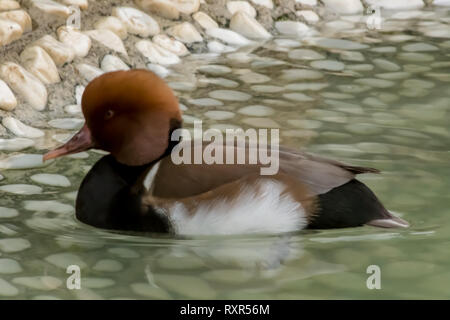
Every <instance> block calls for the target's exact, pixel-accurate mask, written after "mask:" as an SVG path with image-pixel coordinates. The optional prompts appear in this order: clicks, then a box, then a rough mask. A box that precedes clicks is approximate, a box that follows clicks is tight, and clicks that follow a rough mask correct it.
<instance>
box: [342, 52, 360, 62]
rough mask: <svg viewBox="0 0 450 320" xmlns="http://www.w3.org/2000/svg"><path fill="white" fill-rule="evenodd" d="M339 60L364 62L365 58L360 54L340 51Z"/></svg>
mask: <svg viewBox="0 0 450 320" xmlns="http://www.w3.org/2000/svg"><path fill="white" fill-rule="evenodd" d="M340 58H341V59H342V60H346V61H357V62H361V61H364V60H365V58H364V56H363V54H362V53H361V52H358V51H342V52H341V53H340Z"/></svg>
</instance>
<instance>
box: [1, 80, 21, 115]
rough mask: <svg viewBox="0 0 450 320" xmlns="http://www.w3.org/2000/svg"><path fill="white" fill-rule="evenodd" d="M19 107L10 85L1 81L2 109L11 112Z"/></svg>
mask: <svg viewBox="0 0 450 320" xmlns="http://www.w3.org/2000/svg"><path fill="white" fill-rule="evenodd" d="M16 106H17V99H16V97H15V96H14V93H12V91H11V89H10V88H9V87H8V85H7V84H6V83H5V82H4V81H3V80H1V79H0V109H2V110H6V111H11V110H13V109H14V108H15V107H16Z"/></svg>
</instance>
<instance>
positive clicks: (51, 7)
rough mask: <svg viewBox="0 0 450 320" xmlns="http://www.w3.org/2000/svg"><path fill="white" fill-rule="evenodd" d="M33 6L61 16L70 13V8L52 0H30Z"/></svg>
mask: <svg viewBox="0 0 450 320" xmlns="http://www.w3.org/2000/svg"><path fill="white" fill-rule="evenodd" d="M32 3H33V5H34V6H36V7H37V8H38V9H40V10H42V11H44V12H46V13H49V14H54V15H57V16H60V17H63V18H68V17H69V16H70V15H71V13H72V12H71V10H70V8H69V7H68V6H65V5H62V4H60V3H58V2H56V1H52V0H32Z"/></svg>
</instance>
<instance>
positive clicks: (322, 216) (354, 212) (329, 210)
mask: <svg viewBox="0 0 450 320" xmlns="http://www.w3.org/2000/svg"><path fill="white" fill-rule="evenodd" d="M364 224H369V225H373V226H378V227H385V228H389V227H407V226H408V223H407V222H406V221H404V220H402V219H400V218H397V217H395V216H393V215H392V214H391V213H390V212H389V211H387V210H386V208H385V207H384V206H383V205H382V204H381V202H380V201H379V200H378V198H377V197H376V196H375V194H374V193H373V192H372V191H371V190H370V189H369V188H368V187H367V186H366V185H365V184H363V183H362V182H359V181H358V180H356V179H353V180H351V181H349V182H347V183H346V184H343V185H341V186H339V187H337V188H334V189H332V190H330V191H329V192H327V193H324V194H321V195H319V197H318V210H317V213H316V214H315V216H314V217H313V218H312V221H311V222H310V224H309V225H308V228H310V229H331V228H347V227H357V226H362V225H364Z"/></svg>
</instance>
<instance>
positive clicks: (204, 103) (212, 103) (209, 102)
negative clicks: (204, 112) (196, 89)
mask: <svg viewBox="0 0 450 320" xmlns="http://www.w3.org/2000/svg"><path fill="white" fill-rule="evenodd" d="M188 102H189V104H193V105H195V106H201V107H220V106H223V102H222V101H219V100H216V99H211V98H199V99H191V100H189V101H188Z"/></svg>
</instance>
